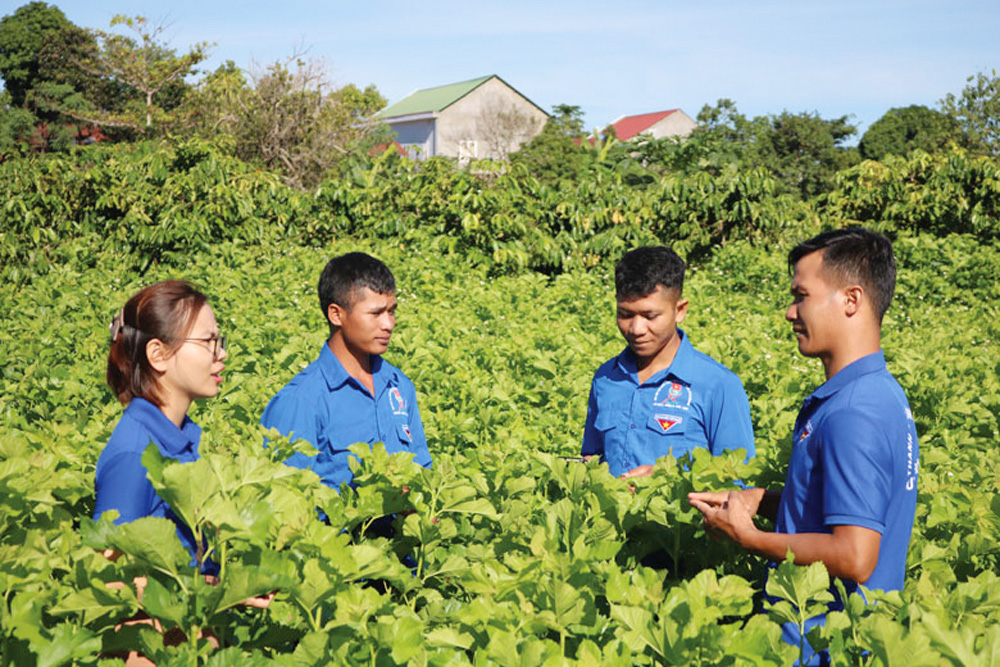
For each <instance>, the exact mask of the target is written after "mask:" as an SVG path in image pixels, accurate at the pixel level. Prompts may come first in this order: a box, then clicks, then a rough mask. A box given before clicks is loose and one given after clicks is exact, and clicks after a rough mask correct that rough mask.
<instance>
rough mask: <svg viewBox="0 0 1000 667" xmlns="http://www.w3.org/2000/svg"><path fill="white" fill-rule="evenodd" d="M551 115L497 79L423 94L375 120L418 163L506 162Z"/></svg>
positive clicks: (413, 95)
mask: <svg viewBox="0 0 1000 667" xmlns="http://www.w3.org/2000/svg"><path fill="white" fill-rule="evenodd" d="M548 118H549V115H548V114H547V113H545V111H543V110H542V109H541V108H540V107H539V106H538V105H536V104H535V103H534V102H532V101H531V100H529V99H528V98H527V97H525V96H524V95H522V94H521V93H519V92H518V91H517V90H515V89H514V88H513V87H512V86H511V85H510V84H508V83H507V82H506V81H504V80H503V79H501V78H500V77H498V76H497V75H495V74H491V75H489V76H483V77H479V78H477V79H471V80H469V81H460V82H458V83H451V84H448V85H445V86H437V87H434V88H426V89H423V90H418V91H416V92H414V93H411V94H410V95H407V96H406V97H404V98H403V99H401V100H399V101H398V102H395V103H394V104H391V105H390V106H388V107H386V108H385V109H382V110H381V111H380V112H379V113H377V114H376V115H375V120H380V121H382V122H385V123H387V124H388V125H389V127H390V128H391V129H392V131H393V132H394V133H395V135H396V142H397V143H399V144H400V145H401V146H402V147H403V148H405V149H406V151H407V153H408V154H410V155H411V156H412V157H415V158H416V159H426V158H428V157H433V156H435V155H443V156H446V157H453V158H457V159H458V161H459V162H460V163H465V162H468V161H469V160H472V159H476V158H489V159H494V160H505V159H506V158H507V155H509V154H510V153H513V152H514V151H516V150H517V149H518V148H520V147H521V145H522V144H525V143H527V142H528V141H531V140H532V139H533V138H534V137H535V135H537V134H538V133H539V132H541V131H542V127H544V125H545V121H547V120H548Z"/></svg>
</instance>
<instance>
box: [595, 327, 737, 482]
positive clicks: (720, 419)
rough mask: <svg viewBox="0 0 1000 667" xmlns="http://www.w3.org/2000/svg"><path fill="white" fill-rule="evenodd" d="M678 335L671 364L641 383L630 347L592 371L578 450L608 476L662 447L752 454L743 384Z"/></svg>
mask: <svg viewBox="0 0 1000 667" xmlns="http://www.w3.org/2000/svg"><path fill="white" fill-rule="evenodd" d="M677 335H678V336H680V339H681V342H680V347H679V348H678V349H677V354H676V355H675V356H674V359H673V361H672V362H671V364H670V366H669V367H668V368H665V369H663V370H662V371H660V372H659V373H657V374H656V375H654V376H653V377H651V378H649V379H648V380H646V381H645V382H643V383H642V384H641V385H640V384H639V378H638V366H637V360H636V357H635V354H634V353H633V352H632V351H631V350H630V349H629V348H625V350H624V351H623V352H622V353H621V354H619V355H618V356H617V357H615V358H613V359H611V360H609V361H607V362H606V363H604V364H603V365H602V366H601V367H600V368H599V369H597V373H595V374H594V381H593V383H592V384H591V386H590V401H589V404H588V406H587V422H586V424H585V426H584V431H583V448H582V453H583V455H584V456H589V455H594V454H597V455H600V456H601V460H602V461H605V462H607V464H608V469H609V471H610V472H611V474H612V475H615V476H618V475H621V474H622V473H625V472H628V471H629V470H632V469H633V468H635V467H637V466H640V465H652V464H654V463H656V460H657V459H658V458H660V457H661V456H666V455H667V454H668V453H673V455H674V456H675V457H681V456H683V455H684V454H686V453H688V452H689V451H691V450H692V449H694V448H696V447H701V448H704V449H707V450H709V451H710V452H712V454H715V455H718V454H720V453H721V452H722V451H723V450H727V449H745V450H746V452H747V458H750V457H752V456H753V455H754V451H755V450H754V441H753V425H752V424H751V422H750V402H749V401H748V400H747V395H746V392H745V391H744V390H743V383H742V382H740V379H739V377H737V376H736V374H735V373H733V372H732V371H731V370H729V369H728V368H726V367H725V366H723V365H722V364H720V363H719V362H717V361H716V360H714V359H712V358H711V357H710V356H708V355H707V354H703V353H701V352H698V351H697V350H695V349H694V347H692V346H691V342H690V341H689V340H688V338H687V336H686V335H685V334H684V332H683V331H682V330H680V329H678V330H677Z"/></svg>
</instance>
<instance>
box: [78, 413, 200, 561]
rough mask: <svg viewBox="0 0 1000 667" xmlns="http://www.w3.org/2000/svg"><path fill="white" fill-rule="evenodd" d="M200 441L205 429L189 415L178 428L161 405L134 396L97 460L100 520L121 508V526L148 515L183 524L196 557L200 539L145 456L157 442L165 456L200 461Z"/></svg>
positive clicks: (181, 533)
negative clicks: (159, 486)
mask: <svg viewBox="0 0 1000 667" xmlns="http://www.w3.org/2000/svg"><path fill="white" fill-rule="evenodd" d="M200 441H201V427H200V426H198V425H197V424H195V423H194V422H193V421H191V419H190V418H188V417H186V416H185V417H184V422H183V423H182V424H181V427H180V428H177V425H176V424H174V423H173V422H172V421H170V420H169V419H168V418H167V416H166V415H165V414H163V411H162V410H160V408H158V407H157V406H156V405H154V404H152V403H150V402H149V401H147V400H146V399H144V398H133V399H132V400H131V401H130V402H129V404H128V407H127V408H125V413H124V414H123V415H122V416H121V419H119V420H118V424H117V425H116V426H115V430H114V431H112V433H111V438H110V439H109V440H108V444H107V445H105V447H104V450H103V451H102V452H101V456H100V457H99V458H98V459H97V472H96V474H95V477H94V490H95V492H96V494H97V501H96V504H95V506H94V520H97V519H99V518H100V517H101V514H103V513H104V512H106V511H108V510H112V509H113V510H118V518H117V519H115V523H119V524H120V523H128V522H130V521H135V520H136V519H141V518H143V517H147V516H152V517H161V518H166V519H170V520H171V521H173V522H174V524H176V526H177V537H178V538H180V541H181V543H183V544H184V547H185V548H187V550H188V551H190V552H191V555H192V556H194V555H195V553H196V550H195V543H194V535H193V534H192V532H191V530H190V529H189V528H188V527H187V525H185V524H184V523H183V522H182V521H181V520H180V518H179V517H177V515H176V514H174V513H173V511H172V510H171V509H170V507H169V506H168V505H167V503H166V501H164V500H163V499H162V498H160V496H159V495H157V493H156V491H155V490H154V489H153V485H152V483H150V481H149V479H148V478H147V476H146V475H147V472H146V468H145V467H144V466H143V465H142V454H143V452H145V451H146V448H147V447H148V446H149V443H150V442H153V443H155V444H156V447H157V449H159V450H160V454H162V455H163V456H165V457H168V458H171V459H176V460H177V461H180V462H181V463H190V462H192V461H197V460H198V443H199V442H200ZM209 570H210V567H206V571H209Z"/></svg>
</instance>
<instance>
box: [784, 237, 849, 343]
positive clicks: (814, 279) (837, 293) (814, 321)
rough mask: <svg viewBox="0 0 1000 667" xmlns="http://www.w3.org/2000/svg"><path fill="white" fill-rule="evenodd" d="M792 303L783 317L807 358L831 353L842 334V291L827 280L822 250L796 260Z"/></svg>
mask: <svg viewBox="0 0 1000 667" xmlns="http://www.w3.org/2000/svg"><path fill="white" fill-rule="evenodd" d="M791 291H792V304H791V305H790V306H788V310H787V311H785V319H786V320H788V321H789V322H791V323H792V331H793V332H794V333H795V337H796V339H797V340H798V343H799V352H800V353H801V354H802V355H803V356H806V357H824V356H829V355H830V354H832V351H833V349H834V347H835V345H836V342H837V340H838V339H839V338H840V337H841V332H840V324H841V321H842V319H843V317H844V308H843V299H842V298H841V295H842V290H840V289H838V288H837V287H836V286H834V285H832V284H830V283H829V282H827V280H826V277H825V276H824V274H823V251H822V250H818V251H816V252H812V253H809V254H808V255H806V256H805V257H803V258H802V259H800V260H799V261H798V263H797V264H796V265H795V271H794V272H793V274H792V290H791Z"/></svg>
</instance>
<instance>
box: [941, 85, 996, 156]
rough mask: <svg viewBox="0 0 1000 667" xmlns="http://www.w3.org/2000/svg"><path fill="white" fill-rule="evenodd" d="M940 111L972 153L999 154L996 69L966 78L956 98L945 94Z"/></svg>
mask: <svg viewBox="0 0 1000 667" xmlns="http://www.w3.org/2000/svg"><path fill="white" fill-rule="evenodd" d="M941 110H942V111H944V113H946V114H948V115H949V116H951V117H952V118H954V119H955V120H956V121H957V122H958V124H959V125H960V126H961V127H962V129H963V130H964V131H965V134H966V135H967V136H968V139H969V142H970V145H971V147H972V149H973V150H974V151H975V152H979V153H984V154H986V155H1000V76H997V71H996V70H991V71H990V73H989V74H986V73H985V72H979V73H978V74H976V75H975V76H970V77H969V78H968V79H966V85H965V88H964V89H963V90H962V94H961V95H960V96H959V97H956V96H955V95H952V94H951V93H948V95H946V96H945V98H944V99H943V100H941Z"/></svg>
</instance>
